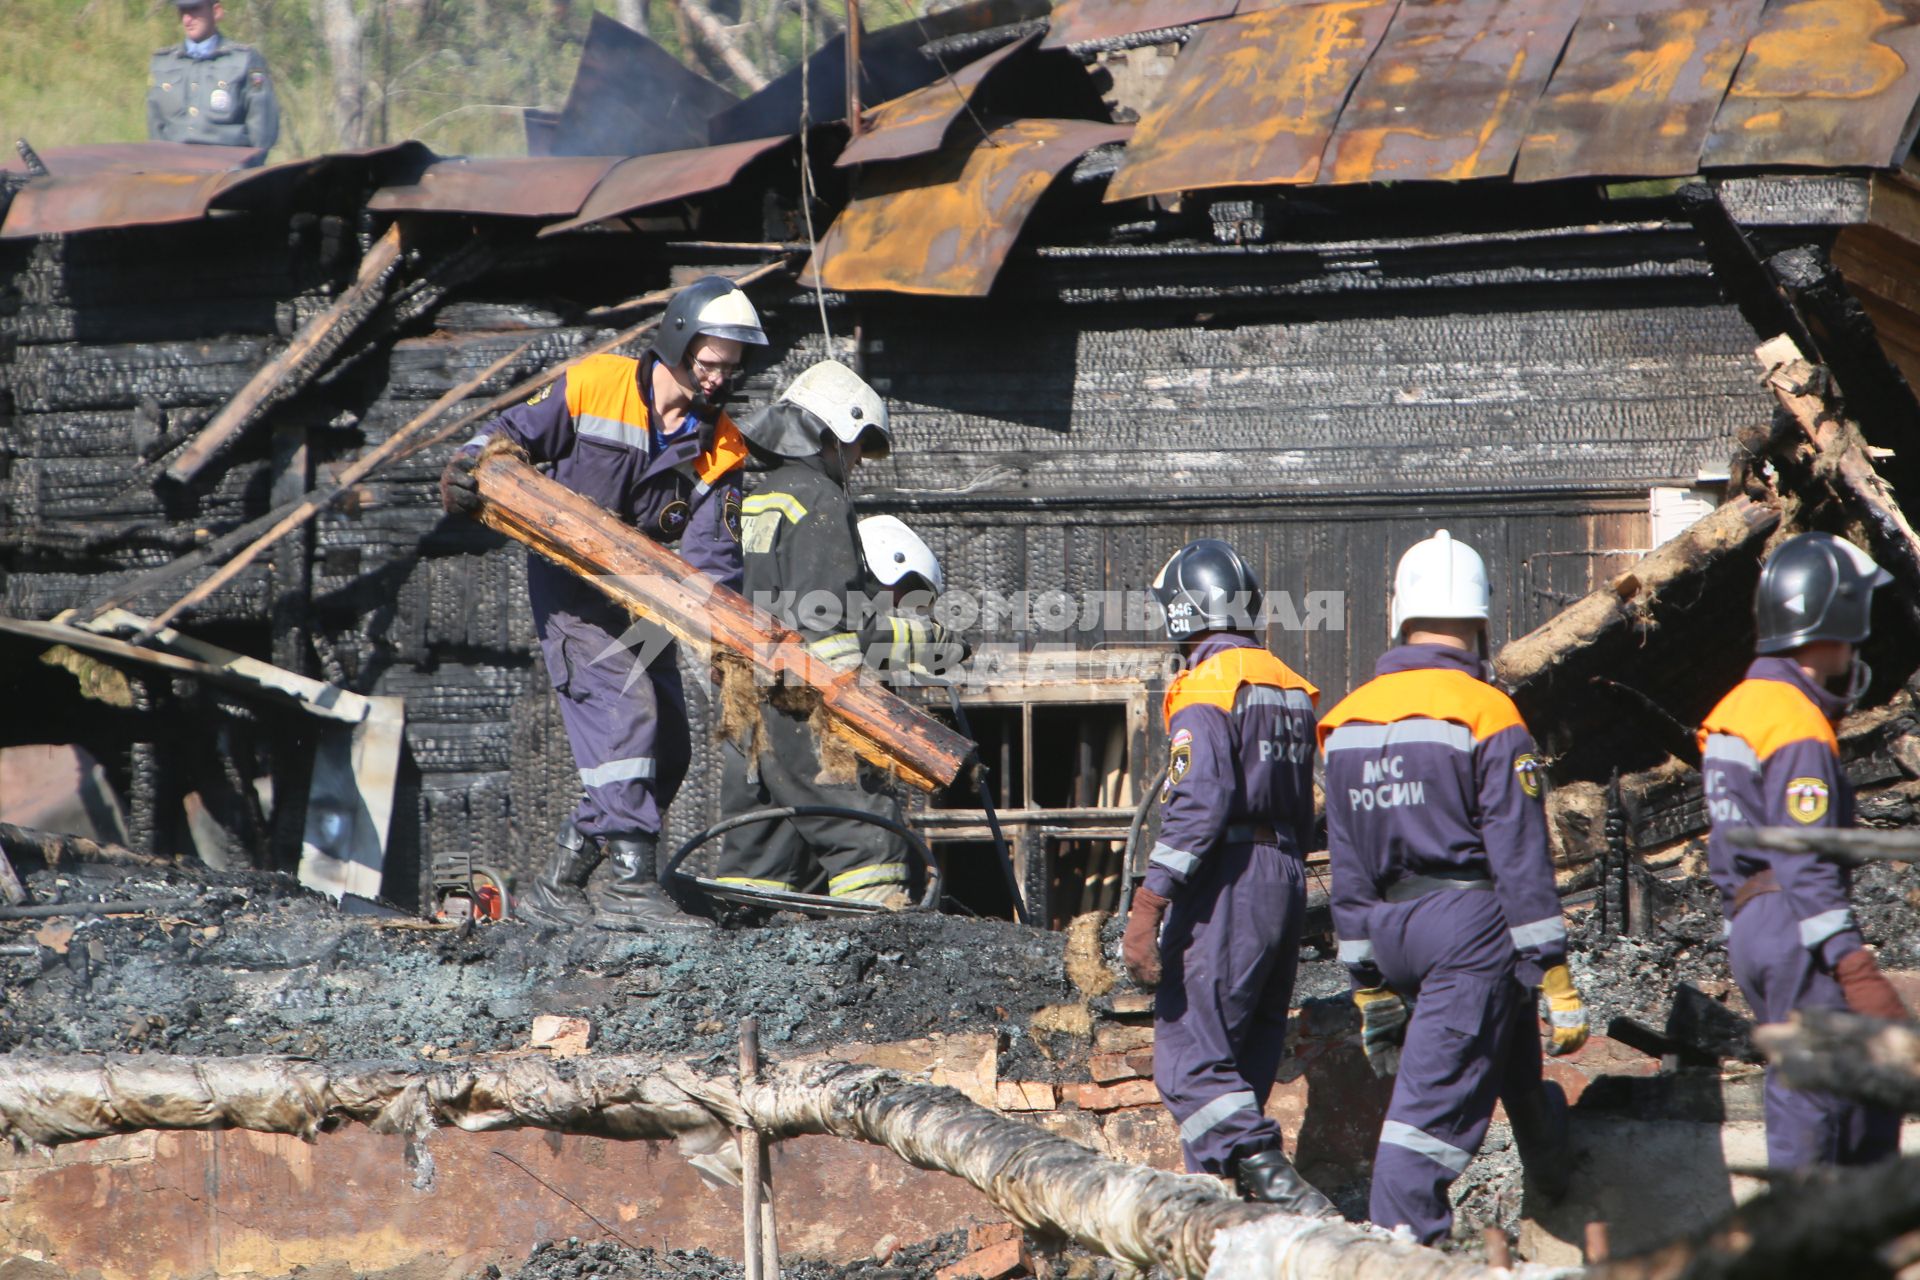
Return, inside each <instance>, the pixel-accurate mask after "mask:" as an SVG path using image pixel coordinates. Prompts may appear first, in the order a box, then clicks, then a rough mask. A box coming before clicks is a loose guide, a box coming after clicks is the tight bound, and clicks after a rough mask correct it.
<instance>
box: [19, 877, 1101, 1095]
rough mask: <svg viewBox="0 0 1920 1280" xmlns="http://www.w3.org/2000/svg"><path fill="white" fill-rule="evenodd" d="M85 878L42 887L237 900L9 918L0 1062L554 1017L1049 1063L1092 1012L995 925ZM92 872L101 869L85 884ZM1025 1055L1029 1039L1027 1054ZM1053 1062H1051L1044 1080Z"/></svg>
mask: <svg viewBox="0 0 1920 1280" xmlns="http://www.w3.org/2000/svg"><path fill="white" fill-rule="evenodd" d="M121 870H122V869H120V868H106V867H84V868H72V869H68V870H63V871H61V872H58V873H54V872H47V871H40V872H35V873H33V874H31V875H30V876H29V877H28V883H29V885H30V887H31V889H32V891H33V893H34V896H35V898H36V900H38V901H51V900H55V899H56V898H67V899H74V898H78V897H81V896H83V895H91V896H95V897H98V896H110V897H113V898H120V899H133V898H143V899H154V898H170V897H174V896H176V895H177V896H178V897H180V898H181V899H182V900H183V902H190V901H191V900H192V899H193V898H194V897H196V896H197V895H200V894H203V893H205V892H206V891H207V890H208V889H209V888H213V889H232V890H238V891H241V892H243V893H244V894H245V895H246V898H245V900H244V901H242V902H240V903H238V904H235V905H226V906H219V905H216V906H208V907H195V906H192V905H183V906H182V907H181V908H179V909H178V910H173V911H169V912H166V913H162V914H160V915H157V916H152V917H138V918H135V917H124V918H96V919H94V920H92V921H89V922H86V923H83V924H80V925H78V926H77V927H75V928H73V931H72V933H71V934H70V935H68V934H66V932H65V930H66V928H67V927H68V926H71V925H72V924H73V922H72V921H63V922H55V924H53V925H52V926H47V925H46V924H45V923H44V922H26V923H20V924H11V925H6V926H0V933H4V934H5V935H6V936H5V941H7V942H10V943H18V942H31V941H33V940H34V939H35V938H36V937H38V938H39V939H40V940H41V941H42V942H43V943H44V944H47V945H43V947H42V949H41V951H40V953H39V955H38V956H36V957H32V958H12V957H9V958H5V959H0V966H3V967H0V981H4V984H5V986H6V990H7V1000H6V1003H5V1006H4V1008H0V1049H3V1050H12V1049H26V1050H31V1051H34V1052H45V1053H60V1052H72V1051H81V1052H107V1051H120V1050H128V1049H142V1050H147V1051H159V1050H164V1051H166V1052H170V1053H182V1054H212V1055H220V1056H227V1055H234V1054H246V1053H276V1052H277V1053H299V1054H304V1055H310V1056H314V1057H322V1058H335V1059H350V1058H367V1057H392V1056H395V1055H403V1056H404V1055H407V1054H420V1053H425V1052H427V1051H429V1049H431V1050H433V1051H437V1052H440V1053H449V1052H450V1053H454V1054H469V1053H485V1052H491V1051H497V1050H503V1049H511V1048H515V1047H524V1046H525V1045H526V1043H527V1040H528V1036H529V1032H530V1027H531V1024H532V1021H533V1018H534V1017H535V1015H537V1014H541V1013H556V1014H575V1015H578V1016H581V1017H585V1018H587V1019H588V1020H589V1021H590V1022H591V1023H592V1025H593V1039H592V1042H591V1043H592V1047H593V1049H594V1051H595V1052H596V1053H608V1054H613V1053H649V1054H655V1055H662V1056H672V1057H676V1058H686V1057H694V1058H700V1057H710V1058H712V1059H713V1060H715V1061H719V1060H722V1059H725V1058H726V1057H727V1056H728V1055H731V1054H734V1053H736V1052H737V1049H738V1039H739V1023H740V1019H741V1018H743V1017H745V1016H747V1015H748V1014H756V1015H758V1016H759V1018H760V1025H761V1037H762V1040H763V1041H764V1042H765V1043H766V1044H767V1046H768V1049H769V1052H770V1053H772V1054H774V1055H777V1056H782V1057H785V1056H790V1055H792V1054H795V1053H797V1052H800V1051H802V1050H807V1049H815V1048H824V1047H826V1046H828V1045H833V1044H842V1043H845V1042H847V1041H853V1040H869V1041H886V1040H899V1039H907V1038H911V1037H914V1036H923V1035H927V1034H929V1033H932V1032H949V1033H955V1032H981V1031H991V1030H995V1029H998V1030H1000V1031H1002V1032H1004V1033H1005V1035H1006V1036H1007V1038H1008V1045H1009V1050H1010V1052H1012V1053H1014V1054H1016V1055H1019V1056H1022V1057H1026V1058H1037V1056H1038V1055H1036V1054H1034V1053H1033V1052H1032V1050H1031V1048H1030V1045H1031V1041H1030V1039H1029V1032H1028V1021H1029V1019H1030V1018H1031V1017H1032V1016H1033V1014H1034V1013H1035V1012H1037V1011H1038V1010H1039V1009H1041V1008H1043V1007H1044V1006H1046V1005H1049V1004H1056V1003H1063V1002H1068V1001H1071V1000H1073V999H1074V998H1075V996H1074V993H1073V991H1072V988H1071V987H1070V986H1069V984H1068V982H1067V980H1066V977H1065V972H1064V958H1063V955H1064V942H1065V939H1064V937H1063V936H1062V935H1060V934H1052V933H1045V932H1041V931H1037V930H1032V929H1025V928H1021V927H1019V926H1016V925H1013V924H1009V923H1004V922H999V921H970V920H962V919H957V918H954V917H949V916H885V917H875V918H869V919H863V920H852V921H836V922H798V921H794V922H780V923H776V924H774V925H772V926H769V927H765V928H757V929H734V930H720V931H685V932H684V933H683V934H679V935H676V936H659V937H647V936H642V935H636V934H619V933H610V932H606V931H603V930H599V929H592V928H588V929H582V930H579V931H577V932H574V933H571V934H566V935H562V934H558V933H556V932H554V931H551V930H541V929H536V928H533V927H531V926H528V925H522V924H500V925H493V926H488V927H484V928H479V929H477V930H474V931H472V932H471V933H469V934H463V933H457V932H446V931H433V930H419V929H410V928H404V927H403V928H393V927H381V926H378V925H376V924H375V923H374V922H372V921H370V920H368V919H366V918H364V917H350V916H347V915H343V914H342V913H340V912H339V911H338V910H336V909H335V908H334V907H333V905H332V904H331V903H330V902H328V901H326V900H325V899H322V898H319V897H316V896H315V895H312V894H309V893H307V892H305V891H304V890H300V889H298V888H297V887H296V886H294V885H293V884H292V882H291V881H289V880H287V879H286V878H284V877H273V876H265V875H259V874H249V875H243V876H233V875H227V874H222V873H208V872H202V873H200V874H189V873H188V872H186V871H184V870H182V871H175V870H159V871H152V870H147V869H140V870H138V871H137V872H135V873H133V874H129V875H120V874H118V873H119V872H120V871H121ZM83 873H84V874H83ZM1023 1046H1027V1048H1025V1050H1024V1052H1023ZM1040 1066H1044V1063H1043V1062H1042V1063H1038V1064H1036V1067H1037V1068H1038V1067H1040Z"/></svg>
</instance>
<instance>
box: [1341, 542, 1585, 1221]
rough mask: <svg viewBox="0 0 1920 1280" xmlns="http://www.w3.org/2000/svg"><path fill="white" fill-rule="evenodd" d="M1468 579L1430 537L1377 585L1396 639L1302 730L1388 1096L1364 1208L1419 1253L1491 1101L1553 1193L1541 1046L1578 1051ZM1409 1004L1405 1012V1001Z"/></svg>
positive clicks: (1532, 815)
mask: <svg viewBox="0 0 1920 1280" xmlns="http://www.w3.org/2000/svg"><path fill="white" fill-rule="evenodd" d="M1487 605H1488V591H1487V577H1486V568H1485V566H1484V565H1483V564H1482V563H1481V560H1480V557H1479V555H1478V554H1476V553H1475V552H1474V550H1473V549H1472V548H1471V547H1468V546H1466V545H1465V544H1464V543H1460V542H1456V541H1454V540H1453V539H1452V538H1450V537H1448V535H1447V532H1446V531H1445V530H1444V529H1443V530H1441V531H1440V532H1439V533H1437V534H1436V535H1435V536H1434V537H1432V538H1430V539H1428V540H1426V541H1424V542H1421V543H1419V544H1417V545H1416V546H1414V547H1413V548H1412V549H1411V550H1409V551H1408V552H1407V553H1406V555H1405V556H1403V557H1402V558H1401V560H1400V564H1399V566H1398V568H1397V571H1396V572H1395V575H1394V584H1393V606H1392V610H1391V618H1390V623H1391V627H1392V634H1393V640H1394V643H1395V646H1396V647H1394V648H1393V649H1390V650H1389V651H1388V652H1387V653H1386V654H1385V656H1383V657H1382V658H1381V659H1380V661H1379V662H1378V664H1376V666H1375V668H1374V670H1375V675H1374V678H1373V679H1372V680H1370V681H1368V682H1367V683H1366V684H1364V685H1362V686H1360V688H1358V689H1356V690H1354V691H1353V692H1352V693H1351V694H1349V695H1347V697H1346V698H1344V699H1342V700H1341V702H1340V703H1339V705H1337V706H1335V707H1334V708H1333V710H1331V711H1329V712H1328V713H1327V715H1326V718H1325V719H1323V720H1322V721H1321V722H1320V729H1319V734H1320V746H1321V750H1323V751H1324V752H1325V753H1326V761H1327V766H1326V797H1327V799H1326V806H1327V848H1328V853H1329V856H1330V857H1331V859H1332V871H1333V922H1334V930H1335V933H1336V934H1337V935H1338V938H1339V948H1340V959H1341V960H1342V961H1343V962H1345V964H1346V966H1347V968H1348V971H1349V973H1350V974H1351V975H1352V979H1353V986H1354V1002H1355V1004H1357V1005H1358V1006H1359V1009H1360V1014H1361V1021H1362V1032H1361V1036H1362V1043H1363V1045H1364V1047H1365V1048H1366V1051H1367V1056H1368V1059H1369V1061H1370V1062H1371V1063H1372V1064H1373V1067H1374V1070H1375V1072H1376V1074H1379V1075H1381V1076H1387V1075H1393V1074H1395V1073H1396V1072H1397V1074H1398V1077H1399V1078H1398V1079H1397V1080H1396V1081H1395V1083H1394V1089H1393V1097H1392V1100H1391V1102H1390V1103H1389V1104H1388V1108H1387V1118H1386V1123H1385V1124H1384V1125H1383V1126H1382V1128H1381V1133H1380V1145H1379V1149H1378V1153H1377V1155H1376V1156H1375V1159H1374V1166H1373V1189H1372V1199H1371V1204H1370V1206H1369V1216H1370V1217H1371V1218H1372V1220H1373V1221H1374V1222H1375V1223H1377V1224H1378V1225H1380V1226H1383V1227H1388V1228H1394V1227H1401V1226H1404V1227H1406V1228H1408V1229H1409V1230H1410V1231H1411V1232H1412V1233H1413V1235H1414V1237H1415V1238H1416V1239H1418V1240H1420V1241H1422V1242H1427V1243H1430V1242H1432V1241H1434V1240H1437V1239H1439V1238H1441V1237H1442V1236H1444V1235H1446V1234H1447V1231H1448V1229H1449V1227H1450V1226H1451V1225H1452V1221H1453V1212H1452V1209H1451V1207H1450V1205H1449V1203H1448V1200H1447V1187H1448V1185H1449V1184H1450V1183H1452V1181H1453V1180H1454V1178H1456V1177H1458V1176H1459V1174H1460V1173H1461V1172H1462V1171H1463V1170H1464V1169H1465V1168H1466V1167H1467V1164H1468V1162H1470V1161H1471V1160H1472V1159H1473V1156H1474V1153H1475V1152H1477V1151H1478V1150H1479V1149H1480V1143H1481V1141H1482V1140H1483V1139H1484V1138H1485V1137H1486V1132H1487V1124H1488V1122H1489V1120H1490V1119H1491V1118H1492V1115H1493V1106H1494V1102H1495V1100H1496V1099H1498V1100H1501V1101H1504V1102H1505V1104H1506V1107H1507V1113H1508V1116H1509V1117H1510V1118H1511V1120H1512V1122H1513V1128H1514V1137H1515V1139H1516V1141H1517V1143H1518V1145H1519V1146H1520V1152H1521V1157H1522V1159H1523V1161H1524V1162H1525V1164H1526V1167H1527V1171H1528V1175H1529V1177H1530V1179H1532V1180H1533V1182H1534V1185H1535V1186H1536V1187H1537V1188H1539V1189H1540V1190H1542V1191H1544V1192H1546V1193H1547V1194H1548V1195H1549V1196H1552V1195H1554V1194H1556V1193H1559V1192H1563V1191H1564V1190H1565V1180H1566V1156H1565V1133H1564V1124H1565V1101H1566V1100H1565V1095H1564V1094H1562V1093H1560V1092H1559V1089H1558V1086H1554V1085H1546V1086H1543V1085H1542V1082H1541V1072H1540V1066H1541V1063H1540V1042H1539V1039H1538V1035H1537V1033H1536V1031H1535V1020H1534V1018H1535V1015H1534V1006H1535V1000H1534V996H1533V988H1534V987H1536V986H1537V987H1539V988H1541V989H1542V990H1543V991H1544V992H1545V994H1546V996H1547V1002H1548V1005H1549V1008H1550V1010H1551V1019H1550V1020H1551V1024H1552V1040H1551V1044H1550V1045H1549V1046H1548V1052H1550V1053H1556V1054H1558V1053H1571V1052H1573V1051H1574V1050H1576V1049H1578V1048H1579V1047H1580V1046H1581V1045H1582V1044H1584V1043H1585V1042H1586V1038H1587V1015H1586V1011H1585V1009H1584V1007H1583V1006H1582V1004H1581V1000H1580V994H1579V992H1578V991H1577V990H1576V989H1575V987H1574V985H1573V979H1572V976H1571V974H1570V973H1569V972H1568V970H1567V960H1566V948H1567V930H1566V925H1565V923H1564V922H1563V921H1562V919H1561V916H1560V898H1559V894H1558V893H1557V891H1556V889H1555V886H1554V878H1553V865H1552V863H1551V861H1550V860H1549V857H1548V853H1547V827H1546V816H1545V813H1544V809H1543V805H1542V792H1543V790H1544V787H1543V777H1544V774H1543V772H1542V769H1541V765H1540V761H1539V758H1538V757H1537V756H1536V755H1535V750H1534V744H1533V739H1532V737H1531V736H1530V735H1529V734H1528V732H1527V726H1526V724H1525V722H1524V721H1522V719H1521V717H1520V712H1519V710H1518V709H1517V708H1516V707H1515V706H1514V705H1513V701H1512V699H1510V698H1508V697H1507V696H1506V695H1505V694H1503V693H1501V692H1500V691H1499V690H1498V689H1495V688H1494V687H1493V686H1492V685H1491V684H1489V683H1488V682H1487V680H1486V644H1487V638H1486V629H1487ZM1410 1009H1411V1013H1410V1012H1409V1010H1410Z"/></svg>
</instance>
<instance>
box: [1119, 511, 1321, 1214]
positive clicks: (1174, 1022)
mask: <svg viewBox="0 0 1920 1280" xmlns="http://www.w3.org/2000/svg"><path fill="white" fill-rule="evenodd" d="M1153 594H1154V598H1155V599H1156V600H1158V601H1159V603H1160V606H1161V608H1162V609H1164V610H1165V612H1166V624H1167V634H1168V636H1169V637H1171V638H1172V639H1173V640H1175V641H1177V642H1178V643H1179V644H1180V646H1181V649H1182V656H1183V657H1184V658H1185V659H1186V661H1187V668H1186V670H1184V671H1182V672H1181V673H1180V674H1179V675H1178V676H1177V677H1175V678H1174V680H1173V681H1172V682H1171V683H1170V684H1169V685H1168V686H1167V694H1166V705H1165V708H1164V714H1165V716H1166V726H1167V733H1168V737H1169V744H1170V750H1171V758H1170V759H1169V761H1168V766H1167V781H1166V784H1165V786H1164V788H1163V789H1162V790H1161V793H1160V800H1161V817H1160V839H1159V842H1158V843H1157V844H1155V845H1154V847H1153V853H1152V854H1151V856H1150V857H1149V858H1148V861H1147V872H1146V876H1145V878H1144V879H1143V880H1142V881H1141V883H1140V886H1139V887H1138V888H1136V889H1135V890H1134V891H1133V902H1132V905H1131V906H1130V907H1129V909H1128V912H1127V929H1126V935H1125V937H1124V939H1123V940H1122V943H1121V953H1122V958H1123V959H1124V960H1125V961H1126V965H1127V972H1128V973H1129V974H1131V975H1132V976H1133V979H1134V981H1135V982H1138V983H1139V984H1140V985H1141V986H1143V987H1147V988H1149V989H1155V988H1157V993H1156V995H1155V997H1154V1009H1153V1020H1154V1040H1153V1046H1154V1048H1153V1082H1154V1084H1155V1085H1156V1086H1157V1087H1158V1088H1159V1090H1160V1096H1161V1098H1162V1099H1163V1100H1164V1101H1165V1102H1166V1104H1167V1109H1168V1110H1169V1111H1171V1112H1172V1113H1173V1117H1174V1119H1175V1120H1176V1121H1178V1122H1179V1124H1180V1150H1181V1154H1182V1155H1183V1156H1185V1158H1186V1164H1187V1169H1188V1170H1189V1171H1190V1172H1193V1173H1212V1174H1216V1175H1218V1176H1220V1177H1223V1178H1232V1179H1234V1181H1235V1182H1236V1183H1237V1184H1238V1185H1239V1188H1240V1190H1241V1193H1242V1194H1244V1195H1245V1196H1246V1197H1247V1198H1248V1199H1251V1200H1258V1201H1262V1202H1265V1203H1268V1204H1275V1205H1279V1206H1280V1207H1282V1208H1284V1209H1286V1210H1287V1211H1289V1212H1291V1213H1301V1214H1309V1215H1316V1216H1328V1217H1338V1216H1339V1214H1338V1211H1337V1210H1335V1208H1334V1207H1333V1203H1332V1202H1331V1201H1330V1200H1328V1199H1327V1198H1326V1196H1324V1195H1322V1194H1321V1193H1320V1192H1319V1191H1318V1190H1317V1189H1316V1188H1315V1187H1314V1186H1313V1185H1312V1184H1310V1183H1308V1182H1307V1181H1306V1179H1304V1178H1302V1177H1301V1176H1300V1174H1299V1171H1298V1170H1296V1169H1295V1168H1294V1167H1293V1163H1292V1162H1291V1161H1290V1160H1288V1159H1287V1152H1286V1148H1285V1147H1284V1146H1283V1145H1282V1142H1281V1133H1280V1126H1279V1125H1277V1124H1275V1123H1274V1122H1273V1121H1272V1120H1270V1119H1268V1117H1267V1115H1266V1104H1267V1096H1268V1094H1270V1093H1271V1092H1272V1090H1273V1081H1274V1076H1275V1075H1276V1074H1277V1073H1278V1071H1279V1069H1280V1059H1281V1057H1282V1056H1283V1055H1284V1054H1285V1052H1286V1046H1287V1015H1288V1011H1289V1007H1290V1006H1291V1004H1292V1001H1293V980H1294V974H1295V972H1296V970H1297V968H1298V965H1299V960H1300V928H1301V924H1302V919H1303V917H1304V916H1305V914H1306V884H1307V878H1306V863H1305V858H1306V851H1307V850H1308V849H1309V848H1311V847H1312V845H1313V827H1314V821H1313V713H1314V702H1315V700H1316V699H1317V698H1318V697H1319V690H1317V689H1315V688H1314V687H1313V686H1312V685H1311V684H1308V683H1307V682H1306V681H1305V680H1303V679H1301V678H1300V677H1299V676H1298V675H1296V674H1295V673H1294V672H1293V671H1292V670H1291V669H1289V668H1288V667H1287V665H1286V664H1285V663H1284V662H1281V661H1280V659H1278V658H1276V657H1274V656H1273V655H1272V654H1270V653H1268V652H1267V651H1266V650H1265V649H1264V648H1262V647H1261V646H1260V644H1259V643H1258V642H1257V641H1255V640H1254V638H1253V634H1252V632H1253V628H1254V625H1255V624H1254V619H1255V618H1257V617H1258V616H1259V614H1260V609H1261V596H1260V584H1259V582H1258V581H1256V580H1255V578H1254V575H1253V571H1252V570H1251V569H1250V568H1248V567H1247V564H1246V562H1245V561H1243V560H1242V559H1241V558H1240V556H1239V555H1238V553H1236V552H1235V551H1234V549H1233V548H1232V547H1230V546H1228V545H1227V544H1226V543H1224V542H1221V541H1219V540H1218V539H1215V538H1203V539H1201V540H1199V541H1197V542H1192V543H1189V544H1187V545H1186V546H1185V547H1182V548H1181V549H1180V550H1179V551H1177V552H1175V553H1174V555H1173V558H1172V559H1170V560H1168V561H1167V563H1166V565H1165V566H1164V567H1162V569H1161V570H1160V573H1159V576H1158V577H1156V578H1155V579H1154V580H1153Z"/></svg>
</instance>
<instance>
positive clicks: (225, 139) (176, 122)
mask: <svg viewBox="0 0 1920 1280" xmlns="http://www.w3.org/2000/svg"><path fill="white" fill-rule="evenodd" d="M173 2H174V8H176V9H178V10H179V11H180V28H181V34H182V36H183V37H184V39H182V41H181V42H180V43H179V44H176V45H171V46H169V47H167V48H165V49H162V50H160V51H159V52H157V53H155V54H154V55H153V62H152V64H151V66H150V67H149V68H148V76H147V137H148V138H149V139H152V140H154V141H158V142H197V143H204V144H210V145H213V146H222V147H258V148H259V149H260V150H262V151H265V150H267V149H268V148H270V147H272V146H273V144H274V143H275V142H276V141H278V140H279V137H280V101H279V99H278V98H276V97H275V96H274V92H273V77H272V76H271V75H269V74H268V72H267V60H266V59H265V58H263V57H261V56H260V51H259V50H258V49H255V48H253V47H252V46H251V45H244V44H236V43H234V42H233V41H231V40H228V39H227V38H226V37H225V36H223V35H221V34H220V19H222V18H223V17H225V16H226V11H225V9H224V8H223V7H222V6H221V5H219V4H218V3H215V0H173Z"/></svg>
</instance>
